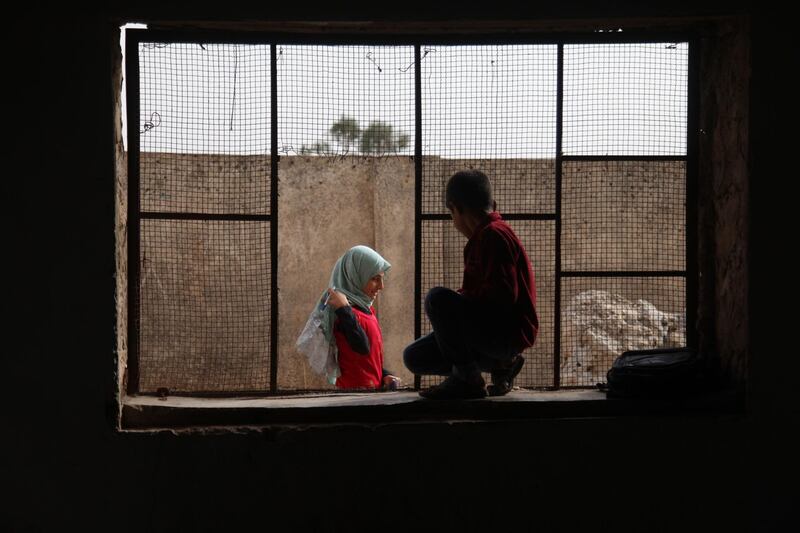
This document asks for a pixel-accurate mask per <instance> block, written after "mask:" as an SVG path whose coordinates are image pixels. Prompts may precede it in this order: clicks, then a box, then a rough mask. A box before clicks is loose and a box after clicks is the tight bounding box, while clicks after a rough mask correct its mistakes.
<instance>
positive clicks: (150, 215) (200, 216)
mask: <svg viewBox="0 0 800 533" xmlns="http://www.w3.org/2000/svg"><path fill="white" fill-rule="evenodd" d="M139 215H140V216H141V218H146V219H150V220H233V221H247V220H255V221H259V222H268V221H270V220H271V219H272V216H271V215H246V214H241V215H237V214H234V213H218V214H217V213H174V212H156V211H142V212H140V213H139Z"/></svg>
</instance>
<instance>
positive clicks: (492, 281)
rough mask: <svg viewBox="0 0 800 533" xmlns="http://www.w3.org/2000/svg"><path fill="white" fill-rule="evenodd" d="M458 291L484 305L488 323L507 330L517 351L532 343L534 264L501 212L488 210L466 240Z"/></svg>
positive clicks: (536, 328)
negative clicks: (462, 274)
mask: <svg viewBox="0 0 800 533" xmlns="http://www.w3.org/2000/svg"><path fill="white" fill-rule="evenodd" d="M460 292H461V294H463V295H464V297H465V298H468V299H471V300H474V301H476V302H479V303H480V304H481V305H483V306H486V308H487V317H491V318H490V319H489V320H491V321H492V322H493V323H492V324H491V326H492V327H499V328H502V329H504V330H505V331H506V332H507V334H508V335H509V336H510V337H511V347H512V349H514V350H515V351H516V352H517V353H519V352H522V351H523V350H524V349H525V348H528V347H529V346H533V343H534V341H535V340H536V334H537V333H538V331H539V318H538V316H537V315H536V282H535V279H534V274H533V268H531V263H530V261H529V260H528V256H527V254H526V253H525V248H524V247H523V246H522V243H521V242H520V240H519V238H517V235H516V234H515V233H514V230H512V229H511V226H509V225H508V224H507V223H506V222H505V221H504V220H503V219H502V217H501V216H500V213H497V212H492V213H488V214H487V215H486V218H484V219H483V220H482V221H481V223H480V224H479V225H478V227H477V228H476V229H475V232H474V233H473V234H472V237H470V239H469V241H467V245H466V246H465V247H464V280H463V283H462V286H461V291H460Z"/></svg>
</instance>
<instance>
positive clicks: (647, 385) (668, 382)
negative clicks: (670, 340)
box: [604, 348, 706, 398]
mask: <svg viewBox="0 0 800 533" xmlns="http://www.w3.org/2000/svg"><path fill="white" fill-rule="evenodd" d="M606 377H607V379H608V382H607V384H606V385H605V387H604V389H605V391H606V396H607V397H609V398H612V397H615V398H631V397H634V398H635V397H660V398H669V397H681V396H685V395H688V394H692V393H695V392H698V391H699V390H701V389H702V388H703V384H704V383H705V377H706V376H705V370H704V365H703V364H702V360H701V359H700V357H698V355H697V352H695V351H694V350H690V349H688V348H662V349H655V350H632V351H628V352H624V353H623V354H622V355H620V356H619V357H617V359H616V360H615V361H614V363H613V364H612V365H611V369H610V370H609V371H608V373H607V374H606Z"/></svg>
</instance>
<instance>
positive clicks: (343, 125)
mask: <svg viewBox="0 0 800 533" xmlns="http://www.w3.org/2000/svg"><path fill="white" fill-rule="evenodd" d="M330 133H331V135H333V137H334V138H335V139H336V142H338V143H339V145H340V146H341V147H342V148H343V150H344V153H347V152H349V151H350V147H351V146H352V145H354V144H355V143H356V141H357V140H358V138H359V137H360V136H361V127H360V126H359V125H358V121H357V120H356V119H354V118H353V117H347V116H344V115H342V116H341V117H340V118H339V120H338V121H336V122H334V123H333V126H331V129H330Z"/></svg>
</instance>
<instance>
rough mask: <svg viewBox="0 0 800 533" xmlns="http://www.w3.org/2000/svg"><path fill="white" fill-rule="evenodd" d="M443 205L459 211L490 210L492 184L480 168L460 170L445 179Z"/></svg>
mask: <svg viewBox="0 0 800 533" xmlns="http://www.w3.org/2000/svg"><path fill="white" fill-rule="evenodd" d="M445 205H446V206H447V207H448V208H449V207H450V205H453V206H455V207H458V209H459V211H491V210H492V208H493V205H494V200H493V198H492V184H491V182H489V178H488V177H487V176H486V174H484V173H483V172H481V171H480V170H461V171H459V172H456V173H455V174H453V175H452V176H450V179H449V180H448V181H447V188H446V191H445Z"/></svg>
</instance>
